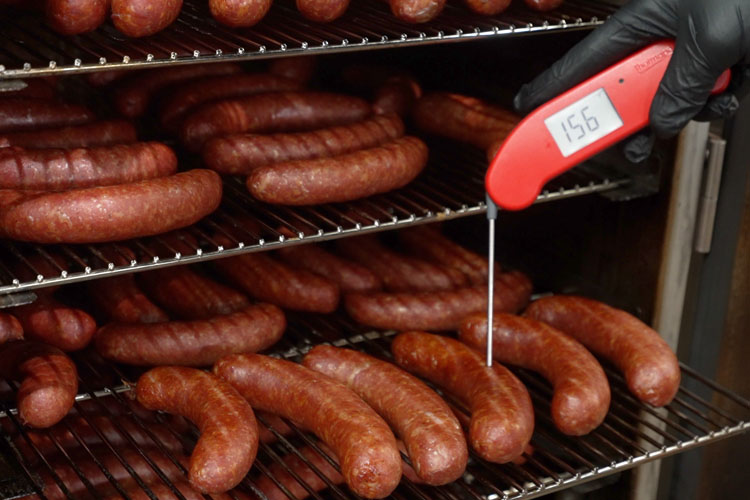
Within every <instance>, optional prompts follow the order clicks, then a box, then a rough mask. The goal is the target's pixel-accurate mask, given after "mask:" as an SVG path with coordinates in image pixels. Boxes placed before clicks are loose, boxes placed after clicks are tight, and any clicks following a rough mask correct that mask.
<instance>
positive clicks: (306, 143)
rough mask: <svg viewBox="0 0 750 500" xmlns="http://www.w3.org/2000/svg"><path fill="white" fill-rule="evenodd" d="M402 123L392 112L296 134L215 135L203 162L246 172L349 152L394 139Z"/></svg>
mask: <svg viewBox="0 0 750 500" xmlns="http://www.w3.org/2000/svg"><path fill="white" fill-rule="evenodd" d="M403 135H404V124H403V122H402V121H401V119H400V118H399V117H398V116H396V115H387V116H378V117H375V118H372V119H370V120H365V121H362V122H358V123H353V124H351V125H341V126H337V127H330V128H323V129H319V130H313V131H310V132H299V133H296V134H237V135H229V136H226V137H216V138H214V139H211V140H209V141H208V142H206V145H205V146H204V147H203V151H202V154H203V161H204V162H205V164H206V165H207V166H208V167H210V168H212V169H214V170H216V171H217V172H221V173H224V174H249V173H251V172H252V171H253V170H255V169H256V168H258V167H263V166H266V165H272V164H274V163H281V162H288V161H295V160H312V159H316V158H324V157H329V156H336V155H341V154H346V153H353V152H355V151H359V150H360V149H366V148H372V147H375V146H378V145H380V144H383V143H384V142H388V141H390V140H394V139H398V138H399V137H401V136H403Z"/></svg>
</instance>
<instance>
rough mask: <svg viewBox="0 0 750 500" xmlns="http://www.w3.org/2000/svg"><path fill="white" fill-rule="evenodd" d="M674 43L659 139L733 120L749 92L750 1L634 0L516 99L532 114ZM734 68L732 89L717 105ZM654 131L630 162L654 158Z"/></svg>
mask: <svg viewBox="0 0 750 500" xmlns="http://www.w3.org/2000/svg"><path fill="white" fill-rule="evenodd" d="M666 38H673V39H675V41H676V44H675V51H674V55H673V56H672V60H671V61H670V62H669V67H668V68H667V72H666V74H665V75H664V78H663V79H662V81H661V84H660V85H659V90H658V92H657V93H656V97H655V98H654V102H653V104H652V106H651V114H650V118H651V128H650V131H653V132H654V133H655V134H656V135H657V136H658V137H662V138H668V137H672V136H674V135H676V134H677V133H678V132H679V131H680V130H682V128H683V127H684V126H685V125H686V124H687V122H688V121H690V120H691V119H697V120H704V121H707V120H712V119H717V118H721V117H728V116H730V115H731V114H732V113H734V112H735V111H736V110H737V108H738V107H739V100H740V99H742V97H744V95H745V94H747V92H748V90H750V66H748V62H750V0H632V1H631V2H630V3H628V4H627V5H625V6H624V7H622V8H621V9H620V10H619V11H618V12H616V13H615V14H614V15H613V16H612V17H611V18H610V19H609V20H608V21H607V22H606V23H604V25H602V26H601V27H600V28H598V29H596V30H594V32H593V33H591V34H590V35H589V36H587V37H586V38H585V39H584V40H583V41H581V42H580V43H579V44H578V45H576V46H575V47H573V48H572V49H571V50H570V51H569V52H568V53H567V54H566V55H565V56H564V57H563V58H562V59H560V60H559V61H557V62H556V63H555V64H554V65H552V67H551V68H550V69H548V70H547V71H545V72H544V73H542V74H541V75H540V76H538V77H537V78H536V79H535V80H534V81H532V82H531V83H528V84H526V85H524V86H523V87H522V88H521V90H520V92H519V93H518V94H517V95H516V97H515V100H514V105H515V107H516V109H517V111H519V112H521V113H524V114H525V113H528V112H529V111H532V110H533V109H535V108H536V107H538V106H540V105H541V104H544V103H545V102H547V101H549V100H550V99H552V98H554V97H555V96H557V95H559V94H561V93H562V92H564V91H566V90H568V89H570V88H571V87H574V86H575V85H577V84H579V83H581V82H583V81H584V80H586V79H587V78H589V77H591V76H593V75H595V74H596V73H599V72H600V71H602V70H604V69H606V68H608V67H609V66H611V65H612V64H614V63H616V62H618V61H619V60H620V59H623V58H625V57H627V56H628V55H630V54H632V53H634V52H636V51H637V49H640V48H642V47H645V46H646V45H649V44H650V43H653V42H656V41H659V40H663V39H666ZM730 67H732V68H733V69H732V82H731V84H730V86H729V89H728V90H727V91H726V92H724V93H722V94H720V95H718V96H712V97H710V93H711V89H712V88H713V86H714V84H715V83H716V80H717V79H718V78H719V76H720V75H721V73H722V72H723V71H724V70H726V69H727V68H730ZM650 131H649V130H647V131H644V132H641V133H639V134H637V135H636V136H634V137H633V138H632V139H631V140H630V141H629V142H628V143H627V144H626V145H625V148H624V152H625V155H626V157H627V158H628V159H629V160H631V161H636V162H638V161H643V160H645V159H646V158H647V157H648V155H649V153H650V152H651V147H652V145H653V137H652V136H650V134H651V132H650Z"/></svg>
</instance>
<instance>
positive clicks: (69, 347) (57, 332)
mask: <svg viewBox="0 0 750 500" xmlns="http://www.w3.org/2000/svg"><path fill="white" fill-rule="evenodd" d="M12 312H13V314H14V315H15V316H16V317H17V318H18V320H19V321H20V322H21V325H22V326H23V331H24V335H25V336H26V338H28V339H30V340H38V341H41V342H46V343H47V344H50V345H52V346H55V347H57V348H58V349H60V350H62V351H77V350H79V349H83V348H84V347H86V346H87V345H88V344H89V342H90V341H91V337H93V336H94V332H95V331H96V321H94V318H92V317H91V316H90V315H89V314H88V313H87V312H85V311H82V310H80V309H75V308H73V307H68V306H67V305H65V304H61V303H60V302H58V301H57V300H55V299H54V298H52V297H51V296H44V297H41V298H39V299H38V300H36V301H35V302H33V303H31V304H28V305H25V306H19V307H14V308H13V309H12Z"/></svg>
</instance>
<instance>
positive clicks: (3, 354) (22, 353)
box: [0, 340, 78, 428]
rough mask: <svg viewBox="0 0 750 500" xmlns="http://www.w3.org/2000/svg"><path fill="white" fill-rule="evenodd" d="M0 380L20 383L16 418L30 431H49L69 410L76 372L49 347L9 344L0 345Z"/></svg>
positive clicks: (17, 342) (60, 354) (64, 356)
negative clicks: (11, 380) (40, 429)
mask: <svg viewBox="0 0 750 500" xmlns="http://www.w3.org/2000/svg"><path fill="white" fill-rule="evenodd" d="M0 378H5V379H13V380H19V381H21V385H20V387H19V388H18V395H17V401H18V417H19V419H20V421H21V422H22V423H23V424H25V425H28V426H30V427H37V428H43V427H50V426H53V425H55V424H56V423H57V422H59V421H60V420H61V419H62V418H63V417H64V416H65V415H66V414H67V413H68V411H69V410H70V408H71V407H72V406H73V402H74V401H75V397H76V393H77V392H78V372H77V371H76V367H75V365H74V364H73V362H72V361H71V360H70V358H69V357H68V356H66V355H65V353H63V352H62V351H60V350H59V349H57V348H55V347H52V346H51V345H46V344H42V343H39V342H30V341H26V340H13V341H10V342H6V343H5V344H3V345H0Z"/></svg>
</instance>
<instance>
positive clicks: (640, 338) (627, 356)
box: [524, 295, 680, 406]
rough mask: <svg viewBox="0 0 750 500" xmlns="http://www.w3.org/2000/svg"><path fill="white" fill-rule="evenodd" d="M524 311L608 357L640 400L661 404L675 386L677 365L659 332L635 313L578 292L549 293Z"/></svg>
mask: <svg viewBox="0 0 750 500" xmlns="http://www.w3.org/2000/svg"><path fill="white" fill-rule="evenodd" d="M524 316H527V317H529V318H533V319H536V320H539V321H543V322H545V323H548V324H550V325H552V326H554V327H555V328H557V329H559V330H561V331H563V332H565V333H566V334H568V335H570V336H571V337H573V338H575V339H576V340H578V341H579V342H580V343H581V344H583V345H584V346H586V347H587V348H588V349H590V350H591V351H592V352H594V353H595V354H598V355H600V356H602V357H604V358H606V359H608V360H610V361H612V362H613V363H614V364H615V366H617V368H619V369H620V370H621V371H622V372H623V374H624V375H625V380H626V381H627V384H628V388H629V389H630V391H631V392H632V393H633V394H635V395H636V397H638V399H640V400H641V401H645V402H646V403H649V404H651V405H654V406H664V405H666V404H668V403H669V402H670V401H672V398H674V396H675V394H676V393H677V390H678V389H679V388H680V365H679V363H678V361H677V357H676V356H675V354H674V352H672V349H670V348H669V346H668V345H667V343H666V342H664V339H662V338H661V337H660V336H659V333H658V332H656V331H654V330H653V329H651V328H649V327H648V325H646V324H645V323H643V322H642V321H640V320H639V319H638V318H636V317H635V316H632V315H630V314H628V313H627V312H625V311H622V310H620V309H615V308H614V307H610V306H608V305H606V304H604V303H602V302H598V301H596V300H592V299H587V298H584V297H576V296H570V295H568V296H566V295H555V296H552V297H544V298H542V299H539V300H537V301H535V302H533V303H532V304H531V305H530V306H529V307H528V309H527V310H526V311H525V312H524Z"/></svg>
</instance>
